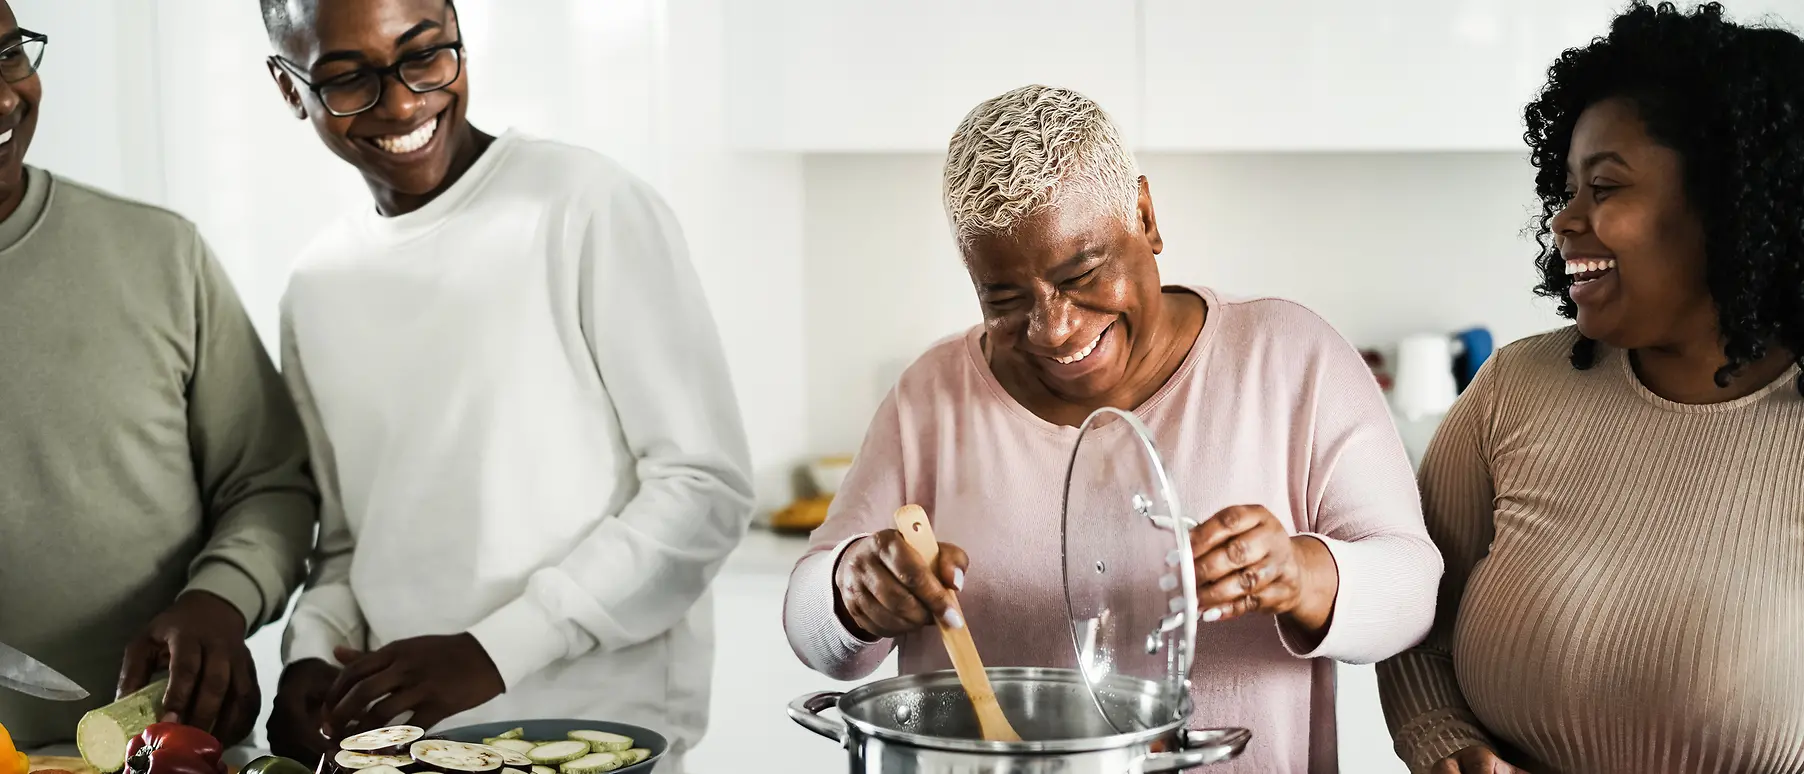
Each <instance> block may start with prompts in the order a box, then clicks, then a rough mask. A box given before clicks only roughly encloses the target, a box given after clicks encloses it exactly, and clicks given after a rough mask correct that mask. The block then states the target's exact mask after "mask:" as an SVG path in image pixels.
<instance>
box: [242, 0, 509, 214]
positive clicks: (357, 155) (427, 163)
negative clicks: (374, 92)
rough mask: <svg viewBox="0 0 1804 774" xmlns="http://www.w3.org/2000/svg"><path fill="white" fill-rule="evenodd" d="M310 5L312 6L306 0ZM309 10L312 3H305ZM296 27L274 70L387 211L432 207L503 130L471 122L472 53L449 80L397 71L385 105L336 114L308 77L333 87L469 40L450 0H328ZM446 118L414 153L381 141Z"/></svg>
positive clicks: (280, 85) (287, 95)
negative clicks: (432, 84) (411, 79)
mask: <svg viewBox="0 0 1804 774" xmlns="http://www.w3.org/2000/svg"><path fill="white" fill-rule="evenodd" d="M301 5H305V4H301ZM302 10H303V11H305V10H308V9H305V8H303V9H302ZM295 21H296V24H295V30H294V33H293V34H292V35H290V36H288V39H286V40H283V41H279V42H278V45H277V51H276V53H277V55H278V56H280V57H281V58H282V59H283V61H284V62H286V67H285V66H284V64H282V63H278V62H277V61H275V60H273V59H272V60H271V61H270V62H269V63H268V67H269V73H270V76H271V77H272V78H274V79H275V81H276V87H277V89H279V90H280V91H281V93H282V98H283V100H284V101H286V102H287V103H288V106H289V109H290V110H291V111H293V113H294V115H295V117H296V118H300V119H302V120H307V121H310V122H311V123H312V124H313V129H314V131H315V133H317V134H318V135H319V138H320V141H321V142H323V143H325V145H326V148H327V149H329V150H331V151H332V153H333V154H334V155H337V156H338V157H339V158H340V159H343V160H344V161H345V162H346V163H348V164H350V165H351V166H352V167H355V168H356V169H357V171H358V172H359V173H361V174H362V175H363V179H364V183H365V184H367V185H368V186H369V189H370V194H371V196H373V197H375V200H376V208H377V210H378V211H380V212H381V213H382V214H383V215H387V216H395V215H403V214H406V213H409V212H413V211H415V210H418V209H419V208H421V207H424V206H426V204H428V203H429V202H431V201H432V200H433V199H436V198H438V196H439V194H441V193H444V192H445V190H446V189H448V188H450V187H451V186H452V184H454V183H456V182H457V180H458V179H459V178H461V177H462V176H463V174H464V173H465V172H467V171H469V169H470V166H471V165H473V164H475V163H476V159H477V158H478V157H480V156H481V155H482V153H483V151H485V150H488V147H489V145H490V144H491V143H493V142H494V139H495V138H494V137H492V136H490V135H488V134H485V133H483V132H482V131H480V130H478V129H476V128H475V127H473V126H471V125H470V124H469V122H468V121H467V120H466V118H465V116H466V113H467V111H468V109H469V102H470V76H469V55H468V52H463V53H462V56H463V69H462V72H460V73H459V74H458V76H457V79H456V80H455V81H452V82H451V84H450V85H448V86H446V87H445V88H442V89H439V90H436V91H429V92H427V93H425V94H415V93H414V92H413V91H412V90H410V89H408V88H407V87H406V86H403V85H402V84H401V83H400V82H399V81H397V80H396V79H395V78H393V77H389V78H386V79H384V81H383V84H382V98H381V99H380V100H379V101H378V102H377V103H376V105H375V107H372V108H370V109H369V110H367V111H364V112H362V113H358V114H355V115H351V116H335V115H332V113H331V112H330V111H328V110H327V109H326V107H325V105H324V104H323V103H322V102H321V101H320V98H319V96H318V95H317V94H315V93H314V91H313V89H311V88H308V87H307V86H306V85H305V84H303V83H300V82H298V81H297V80H296V78H295V76H294V74H292V73H291V72H289V69H287V68H293V69H296V70H299V71H300V72H302V73H304V74H305V78H306V80H307V81H308V82H310V83H313V84H315V85H326V84H330V83H333V82H335V81H338V80H339V79H343V78H346V77H347V76H349V75H350V74H351V73H354V72H356V71H358V70H360V69H365V68H376V67H384V66H387V65H389V64H391V63H394V62H396V61H399V60H401V59H403V58H406V57H408V56H410V55H417V54H420V53H422V52H424V51H425V50H427V49H430V48H432V47H434V46H440V45H445V44H449V43H453V42H456V41H458V40H459V38H460V34H461V33H460V25H459V23H458V19H457V13H456V9H455V7H454V6H452V5H451V4H450V3H448V2H446V0H318V2H317V3H316V4H314V7H313V8H312V9H311V15H310V16H307V17H306V18H300V19H296V20H295ZM434 120H437V121H438V128H437V130H436V131H435V132H434V133H433V136H432V139H431V140H430V141H429V142H428V143H427V144H426V146H425V147H423V148H420V149H419V150H417V151H414V152H412V153H406V154H394V153H390V152H388V151H386V150H383V149H382V148H381V147H380V146H379V145H377V143H376V141H377V140H378V139H381V138H389V137H396V136H403V135H407V134H409V133H411V132H413V131H414V130H416V129H420V128H421V127H423V126H425V125H427V124H428V123H431V122H432V121H434Z"/></svg>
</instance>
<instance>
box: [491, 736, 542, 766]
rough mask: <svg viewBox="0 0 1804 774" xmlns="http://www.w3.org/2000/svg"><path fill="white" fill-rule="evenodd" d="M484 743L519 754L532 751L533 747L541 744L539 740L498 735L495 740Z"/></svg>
mask: <svg viewBox="0 0 1804 774" xmlns="http://www.w3.org/2000/svg"><path fill="white" fill-rule="evenodd" d="M483 744H486V745H488V746H490V747H494V748H497V749H501V750H506V751H508V752H512V753H516V754H519V755H525V754H527V753H529V752H532V748H534V747H538V746H539V744H538V743H537V742H528V741H526V740H525V739H504V738H501V737H496V738H495V740H494V741H490V742H483ZM527 765H528V766H530V765H532V764H530V763H529V764H527Z"/></svg>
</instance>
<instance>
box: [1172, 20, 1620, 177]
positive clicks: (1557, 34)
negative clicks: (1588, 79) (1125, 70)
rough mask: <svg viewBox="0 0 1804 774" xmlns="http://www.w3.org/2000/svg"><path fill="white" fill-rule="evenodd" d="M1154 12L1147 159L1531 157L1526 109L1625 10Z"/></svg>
mask: <svg viewBox="0 0 1804 774" xmlns="http://www.w3.org/2000/svg"><path fill="white" fill-rule="evenodd" d="M1144 2H1145V3H1146V27H1145V29H1146V49H1145V56H1146V125H1145V130H1146V133H1145V143H1144V145H1143V147H1144V148H1146V149H1148V150H1171V151H1464V150H1506V151H1521V150H1524V146H1523V143H1522V132H1523V122H1522V108H1523V106H1524V105H1525V104H1526V103H1527V102H1528V101H1529V100H1530V99H1532V98H1533V96H1534V94H1535V92H1536V90H1537V89H1538V88H1540V86H1541V84H1542V82H1543V81H1544V80H1545V77H1546V72H1547V67H1548V65H1550V64H1551V63H1552V62H1553V61H1554V59H1555V58H1556V57H1557V56H1558V55H1559V53H1560V52H1561V51H1563V50H1565V49H1566V48H1569V47H1572V46H1576V45H1582V44H1583V43H1585V42H1586V41H1587V40H1589V39H1590V38H1592V37H1593V36H1595V35H1598V34H1602V33H1603V32H1605V31H1606V30H1607V29H1608V26H1609V20H1610V18H1611V16H1612V15H1613V14H1614V12H1615V11H1616V10H1617V8H1618V6H1619V5H1620V4H1619V3H1618V2H1617V0H1385V1H1384V2H1366V3H1335V2H1322V0H1269V1H1268V2H1262V3H1218V2H1206V3H1199V2H1194V0H1144Z"/></svg>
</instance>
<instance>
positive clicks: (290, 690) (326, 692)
mask: <svg viewBox="0 0 1804 774" xmlns="http://www.w3.org/2000/svg"><path fill="white" fill-rule="evenodd" d="M341 671H342V670H340V669H339V668H338V667H336V666H333V665H331V664H328V663H326V662H324V661H320V660H319V659H307V660H306V661H297V662H295V663H293V664H289V665H288V668H287V669H284V670H282V680H281V682H279V683H278V684H277V685H276V701H275V706H273V707H271V708H270V712H269V723H268V724H266V725H265V726H264V730H265V731H266V732H267V733H268V735H269V751H270V752H272V753H274V754H276V755H280V756H282V757H284V758H291V759H294V760H297V761H300V762H301V763H305V764H307V765H309V766H312V765H314V764H317V763H318V762H319V759H320V756H322V755H325V754H326V753H328V752H331V751H332V745H331V743H330V741H329V740H328V739H327V738H326V736H325V734H324V733H323V732H322V726H321V724H322V721H324V720H325V717H326V707H327V704H326V697H328V696H330V695H331V694H332V684H333V683H334V682H337V681H338V675H339V673H340V672H341Z"/></svg>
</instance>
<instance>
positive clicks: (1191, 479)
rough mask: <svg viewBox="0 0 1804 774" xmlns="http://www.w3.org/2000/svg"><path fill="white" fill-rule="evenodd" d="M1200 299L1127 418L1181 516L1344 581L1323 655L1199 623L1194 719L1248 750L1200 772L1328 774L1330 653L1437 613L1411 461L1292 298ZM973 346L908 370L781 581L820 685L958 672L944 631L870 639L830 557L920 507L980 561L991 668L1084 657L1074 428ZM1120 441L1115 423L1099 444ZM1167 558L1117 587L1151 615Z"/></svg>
mask: <svg viewBox="0 0 1804 774" xmlns="http://www.w3.org/2000/svg"><path fill="white" fill-rule="evenodd" d="M1191 290H1192V291H1193V292H1195V293H1196V294H1197V295H1199V296H1201V297H1202V298H1203V299H1204V302H1205V303H1206V304H1207V306H1208V319H1207V321H1206V322H1205V323H1204V325H1203V330H1202V333H1201V335H1199V336H1198V337H1197V340H1196V343H1195V344H1194V345H1193V346H1192V348H1191V351H1190V354H1189V356H1188V357H1187V358H1186V359H1185V361H1184V364H1183V366H1182V367H1180V368H1179V369H1178V371H1177V372H1176V373H1175V374H1173V375H1172V377H1171V379H1170V380H1169V381H1168V382H1167V383H1166V385H1165V387H1164V388H1162V389H1160V390H1159V392H1158V393H1157V394H1155V395H1154V396H1153V397H1152V398H1151V399H1149V400H1147V401H1146V403H1145V404H1143V405H1141V406H1140V407H1139V408H1138V409H1137V410H1136V412H1135V413H1136V414H1138V415H1139V416H1140V417H1141V418H1142V419H1143V420H1145V422H1146V424H1147V426H1148V428H1149V429H1150V430H1151V431H1152V435H1153V441H1154V443H1155V445H1156V446H1157V447H1158V450H1159V454H1160V456H1161V457H1162V458H1163V460H1164V462H1165V465H1166V468H1167V470H1168V472H1169V473H1170V475H1171V477H1172V483H1173V486H1174V488H1175V489H1176V490H1177V497H1178V499H1179V501H1180V503H1181V504H1182V507H1183V512H1184V513H1185V514H1186V515H1189V516H1192V517H1194V518H1196V519H1198V520H1203V519H1207V518H1209V517H1210V516H1212V515H1214V514H1215V513H1216V512H1217V511H1219V510H1220V509H1222V508H1224V507H1227V506H1230V505H1240V504H1258V505H1264V506H1265V507H1266V508H1268V509H1270V510H1271V512H1272V513H1273V514H1274V515H1275V516H1276V517H1277V518H1278V519H1279V520H1280V521H1281V522H1282V523H1283V524H1284V525H1285V527H1286V528H1287V529H1289V530H1290V531H1291V532H1293V533H1303V534H1311V535H1314V536H1316V537H1317V539H1319V540H1321V541H1322V542H1323V543H1324V544H1325V545H1327V546H1328V549H1329V551H1330V552H1332V553H1333V555H1334V560H1335V564H1336V567H1337V568H1338V570H1339V572H1340V593H1339V596H1338V597H1337V598H1336V600H1335V608H1334V618H1333V622H1332V623H1331V625H1330V626H1329V628H1328V631H1327V633H1326V635H1325V636H1324V637H1323V639H1322V640H1321V641H1320V642H1305V641H1301V640H1302V639H1303V638H1301V637H1298V636H1295V635H1294V634H1292V633H1291V632H1290V630H1289V629H1287V628H1286V627H1282V626H1280V625H1278V624H1277V622H1276V619H1274V618H1273V617H1272V616H1270V615H1253V616H1248V617H1245V618H1240V619H1236V620H1232V621H1225V622H1219V623H1210V624H1202V625H1201V626H1200V627H1199V629H1198V632H1197V654H1198V658H1197V661H1196V663H1195V665H1194V666H1193V668H1192V670H1191V683H1192V687H1191V699H1192V701H1193V703H1194V707H1195V710H1194V713H1193V714H1192V716H1191V726H1192V727H1208V726H1240V727H1245V728H1248V729H1251V730H1252V732H1253V740H1252V743H1251V744H1250V745H1249V746H1248V747H1247V750H1246V752H1245V754H1244V755H1242V756H1241V757H1240V758H1239V759H1237V760H1234V761H1230V762H1227V763H1223V764H1218V765H1214V766H1211V767H1209V768H1208V769H1207V770H1208V771H1209V772H1210V774H1217V773H1218V772H1219V773H1220V774H1239V773H1243V772H1244V773H1245V774H1254V773H1255V772H1256V773H1257V774H1265V773H1266V772H1284V773H1285V774H1293V773H1294V774H1304V772H1309V773H1310V774H1331V773H1332V772H1334V771H1337V770H1338V762H1337V756H1336V747H1335V744H1336V735H1335V725H1334V664H1333V660H1341V661H1355V662H1363V663H1370V662H1373V661H1376V660H1378V659H1381V658H1386V657H1389V656H1391V655H1394V654H1396V653H1398V652H1400V651H1402V650H1403V649H1404V648H1406V647H1409V646H1410V645H1412V644H1415V643H1416V642H1417V641H1419V640H1420V639H1421V638H1422V637H1423V636H1424V635H1425V634H1426V633H1427V631H1428V625H1429V621H1430V619H1431V618H1432V616H1433V612H1434V598H1433V597H1434V588H1435V583H1436V581H1437V580H1438V579H1439V577H1440V572H1441V563H1440V557H1439V556H1438V555H1437V553H1436V552H1435V550H1434V545H1433V544H1432V543H1431V542H1429V540H1428V536H1427V533H1426V532H1425V531H1424V530H1423V528H1422V516H1421V509H1420V504H1419V502H1418V496H1417V494H1416V487H1415V485H1414V481H1413V476H1412V475H1411V471H1410V466H1409V458H1408V455H1407V454H1405V452H1404V449H1403V443H1402V441H1401V440H1400V439H1399V438H1398V436H1397V429H1396V426H1395V425H1394V424H1393V423H1392V422H1391V418H1390V414H1389V412H1388V411H1387V410H1386V409H1385V405H1384V397H1383V394H1382V393H1381V392H1380V390H1379V388H1378V384H1377V382H1376V381H1374V380H1373V379H1372V372H1371V369H1369V368H1368V367H1367V366H1366V364H1365V362H1364V360H1362V359H1361V358H1360V356H1359V353H1358V352H1357V351H1355V350H1354V349H1353V347H1351V346H1349V345H1348V344H1347V342H1346V340H1344V339H1342V338H1341V337H1340V336H1339V335H1338V334H1337V333H1335V332H1334V329H1332V328H1330V327H1328V324H1327V323H1325V322H1323V321H1322V319H1321V318H1320V317H1317V316H1316V315H1315V314H1313V313H1311V312H1310V311H1309V310H1307V309H1304V308H1303V307H1300V306H1298V305H1296V304H1293V303H1290V302H1287V301H1281V300H1275V299H1251V300H1230V299H1224V298H1221V297H1219V296H1217V295H1216V294H1215V293H1214V292H1213V291H1211V290H1209V289H1207V288H1192V289H1191ZM981 333H982V328H981V327H979V328H973V329H972V330H970V331H969V332H967V333H966V334H965V335H962V336H957V337H953V338H950V339H947V340H945V341H943V342H941V343H940V344H939V345H937V346H935V347H933V348H932V349H930V350H928V352H927V353H926V354H925V355H922V356H921V358H920V359H919V360H917V361H915V363H914V365H912V366H911V367H909V369H908V370H907V371H906V372H905V373H903V375H902V378H901V380H900V382H899V383H898V384H897V385H896V388H895V390H894V391H892V392H891V393H890V395H889V397H888V398H887V399H885V400H884V402H883V405H882V406H881V407H880V408H879V409H878V411H877V416H876V418H875V419H874V420H873V421H872V423H871V426H870V429H869V431H868V432H867V433H866V435H865V440H864V445H863V448H862V449H860V451H859V453H858V458H857V462H855V463H854V464H853V466H852V470H851V471H850V472H849V473H848V474H847V475H846V479H845V482H844V484H842V485H841V487H840V489H839V492H838V494H836V495H835V496H834V498H833V506H832V509H831V510H830V512H829V513H828V516H827V521H826V523H825V524H823V525H822V526H821V528H820V529H818V530H816V531H815V533H814V536H813V539H812V541H811V543H810V546H809V551H808V554H807V556H806V557H804V558H803V559H802V560H801V561H800V562H799V563H798V564H797V566H796V569H795V571H794V573H793V574H792V575H791V576H790V581H789V584H790V585H789V592H788V596H787V598H786V600H785V608H784V616H785V617H784V625H785V627H786V630H787V631H788V634H789V642H790V645H791V646H792V647H793V648H794V649H795V651H796V654H797V655H798V656H800V657H801V658H802V660H803V661H804V662H805V663H807V664H808V665H809V666H811V667H813V668H815V669H817V670H820V671H821V672H824V673H826V674H828V675H831V676H834V677H837V678H841V679H857V678H862V677H864V676H865V675H868V674H870V673H871V672H872V671H874V670H876V669H877V667H878V665H879V664H880V662H882V661H883V659H884V656H885V655H886V654H888V652H889V651H890V649H891V648H897V649H899V650H900V651H901V654H900V659H899V660H900V666H901V671H902V672H903V673H904V674H914V673H918V672H923V671H928V670H937V669H949V668H951V663H950V661H949V660H948V658H947V656H946V648H945V647H944V645H943V644H942V643H941V641H940V636H939V634H938V632H936V631H934V630H932V629H928V630H926V631H920V632H916V633H913V634H909V635H905V636H903V637H901V638H899V639H896V640H883V641H880V642H867V641H863V640H860V639H859V638H858V637H856V636H854V635H853V634H852V633H851V632H849V631H847V628H846V626H845V625H844V624H843V622H841V620H840V618H839V616H838V614H837V613H836V612H835V609H834V599H835V591H834V583H833V570H834V566H835V565H836V564H837V562H838V557H839V555H840V550H841V549H842V548H843V547H844V546H845V545H847V544H848V543H849V542H850V541H851V540H854V539H856V538H857V537H858V536H861V535H865V534H869V533H872V532H876V531H878V530H883V529H888V528H890V526H891V524H892V523H893V522H892V520H891V515H892V514H893V513H894V512H895V510H896V509H897V508H898V507H900V506H902V505H903V504H904V503H915V504H918V505H920V506H922V507H923V508H925V509H926V510H927V514H928V517H929V518H930V519H931V520H932V522H933V529H934V532H935V533H936V536H937V537H938V538H939V539H940V540H942V541H945V542H948V543H952V544H955V545H957V546H959V547H961V548H963V549H964V550H965V551H966V553H967V554H969V556H970V559H971V566H970V570H969V572H968V573H967V574H966V578H965V586H964V590H963V591H962V592H960V594H959V603H960V605H961V606H962V607H963V609H964V613H965V620H966V621H967V622H968V623H969V625H970V627H971V636H972V639H974V640H975V641H976V643H977V648H978V651H979V652H980V653H982V654H983V659H984V663H985V664H986V665H987V666H1051V667H1065V668H1070V667H1072V666H1074V665H1075V664H1076V662H1077V657H1076V655H1075V652H1074V648H1073V645H1072V636H1071V629H1070V627H1069V624H1068V621H1069V616H1068V614H1067V612H1066V599H1065V593H1064V581H1063V573H1064V567H1065V563H1064V560H1063V558H1062V557H1061V554H1060V549H1061V541H1060V535H1061V531H1062V520H1061V517H1062V508H1061V502H1062V500H1063V497H1064V492H1065V486H1064V483H1065V473H1066V469H1067V465H1068V464H1069V461H1070V457H1071V452H1072V447H1073V445H1074V444H1075V443H1076V442H1077V440H1078V436H1077V428H1074V427H1067V426H1063V425H1054V424H1051V423H1048V422H1047V421H1045V420H1043V419H1041V418H1040V417H1038V416H1036V415H1034V414H1033V413H1032V412H1030V411H1028V410H1027V409H1026V408H1024V407H1022V406H1021V404H1020V403H1017V402H1015V400H1014V399H1013V398H1011V397H1009V395H1008V393H1007V392H1006V391H1005V390H1004V389H1003V387H1002V385H1001V384H1000V383H999V382H997V381H996V378H995V376H994V375H993V374H992V373H991V371H990V368H989V365H988V363H987V362H986V360H985V358H984V355H983V348H982V345H981ZM1125 431H1126V426H1125V424H1122V423H1116V424H1114V425H1110V426H1107V427H1103V428H1100V429H1098V430H1097V433H1098V435H1097V436H1096V437H1097V438H1108V437H1111V434H1119V433H1123V432H1125ZM1105 443H1106V442H1105ZM1092 448H1095V447H1092ZM1102 448H1118V447H1114V446H1104V447H1102ZM1120 448H1125V447H1120ZM1121 464H1122V465H1123V467H1122V468H1120V469H1119V470H1120V472H1119V473H1117V474H1116V476H1117V478H1116V479H1115V480H1119V481H1121V482H1122V483H1124V484H1125V483H1127V482H1131V481H1133V480H1135V479H1134V478H1133V476H1134V475H1135V473H1134V471H1136V470H1137V468H1133V467H1129V466H1131V465H1132V464H1133V463H1131V462H1129V461H1128V460H1126V459H1123V460H1122V461H1121ZM1085 480H1086V481H1090V482H1093V483H1094V482H1097V481H1098V479H1097V478H1096V477H1088V478H1086V479H1085ZM1098 486H1100V487H1103V488H1105V489H1106V488H1107V484H1100V483H1099V484H1098ZM1126 493H1127V490H1123V491H1122V492H1119V493H1117V494H1119V495H1121V497H1120V499H1119V500H1118V502H1121V503H1123V507H1121V508H1120V509H1118V510H1112V511H1111V510H1109V509H1106V508H1099V509H1097V510H1095V511H1094V512H1092V513H1090V515H1089V517H1088V518H1087V519H1086V520H1085V521H1084V522H1082V523H1081V524H1079V525H1078V526H1077V527H1075V528H1076V529H1077V530H1078V537H1079V539H1080V541H1083V542H1085V543H1094V542H1097V541H1098V538H1097V536H1098V535H1099V534H1100V533H1106V532H1112V531H1120V530H1122V529H1125V528H1127V527H1129V526H1131V524H1132V521H1130V520H1131V519H1132V518H1134V517H1133V516H1132V515H1131V512H1130V511H1129V509H1128V508H1127V507H1126V506H1125V503H1126V502H1127V498H1126ZM1084 501H1086V502H1094V503H1100V502H1105V501H1106V500H1104V499H1102V498H1088V497H1087V498H1085V500H1084ZM1161 559H1162V557H1161V556H1158V555H1154V556H1148V557H1146V559H1145V561H1143V562H1139V563H1136V564H1127V563H1124V566H1120V567H1118V568H1117V569H1116V570H1113V571H1112V572H1113V573H1114V574H1112V575H1111V576H1110V578H1112V579H1113V580H1112V584H1113V585H1114V586H1115V588H1118V589H1130V590H1145V591H1146V592H1147V603H1148V604H1147V609H1148V610H1150V611H1151V612H1153V613H1156V614H1158V615H1163V613H1164V611H1163V610H1162V609H1160V608H1162V607H1163V604H1162V603H1163V602H1164V600H1163V599H1162V598H1160V597H1158V596H1156V594H1157V591H1156V589H1157V588H1158V583H1159V578H1160V576H1161V575H1162V574H1164V573H1165V572H1167V571H1168V570H1167V567H1166V565H1165V564H1164V562H1163V561H1161ZM1132 616H1133V614H1131V613H1129V614H1125V616H1124V617H1121V618H1118V619H1117V625H1116V627H1115V628H1116V630H1117V631H1120V632H1131V634H1126V635H1124V636H1123V638H1125V639H1128V640H1129V641H1131V642H1132V643H1133V646H1132V647H1134V648H1137V647H1142V646H1141V644H1140V643H1142V642H1143V641H1144V640H1143V639H1142V637H1143V635H1141V634H1140V633H1139V632H1142V631H1148V630H1149V629H1139V628H1135V626H1134V625H1133V624H1131V623H1122V622H1123V621H1127V620H1131V619H1132ZM1142 623H1146V621H1144V620H1143V621H1142ZM1119 641H1120V640H1119V639H1117V640H1116V642H1118V643H1119ZM1131 649H1132V648H1130V650H1131ZM1128 656H1132V654H1131V653H1127V654H1125V656H1124V657H1128ZM1129 663H1133V662H1131V661H1130V662H1129ZM1136 676H1140V677H1146V676H1148V675H1147V674H1144V673H1142V674H1139V675H1136Z"/></svg>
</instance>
